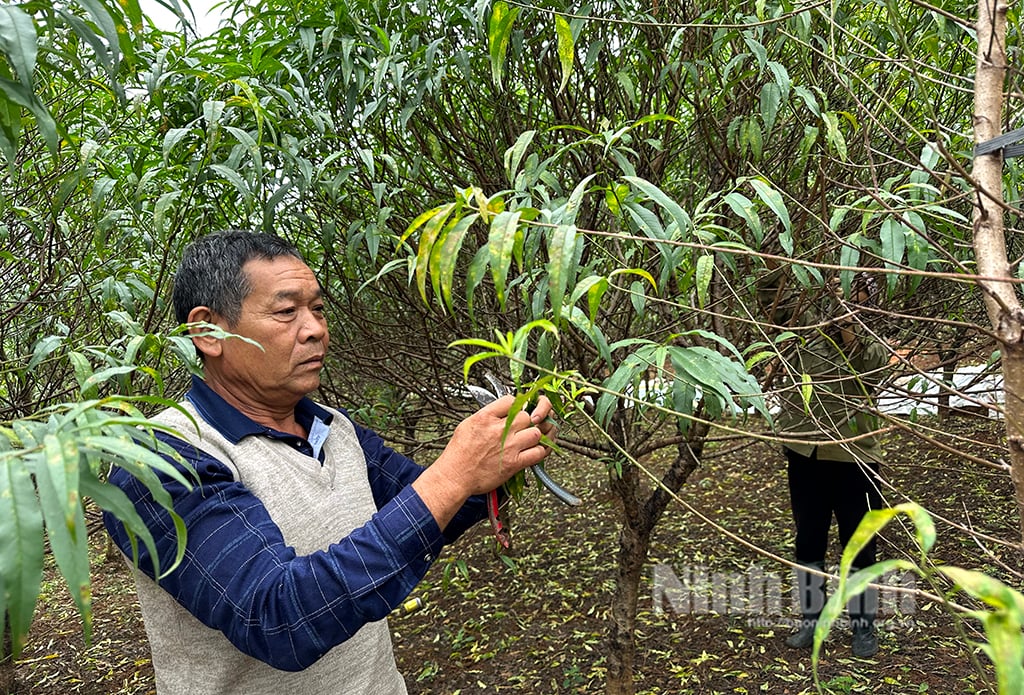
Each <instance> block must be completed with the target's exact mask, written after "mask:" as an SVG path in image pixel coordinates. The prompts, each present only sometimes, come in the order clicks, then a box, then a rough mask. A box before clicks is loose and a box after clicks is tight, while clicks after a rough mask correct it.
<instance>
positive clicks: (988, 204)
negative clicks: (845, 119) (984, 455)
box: [973, 0, 1024, 540]
mask: <svg viewBox="0 0 1024 695" xmlns="http://www.w3.org/2000/svg"><path fill="white" fill-rule="evenodd" d="M1007 9H1008V8H1007V4H1006V2H1005V0H995V2H990V0H982V1H981V2H979V3H978V58H977V74H976V76H975V80H974V142H975V144H979V143H983V142H987V141H989V140H991V139H993V138H995V137H996V136H998V135H999V134H1000V133H1001V132H1002V114H1003V84H1004V82H1005V76H1006V69H1007V62H1006V52H1005V46H1006V12H1007ZM973 176H974V181H975V185H976V186H977V190H976V195H975V206H974V219H973V222H974V255H975V258H976V259H977V262H978V274H979V276H980V280H979V282H978V284H979V287H980V288H981V291H982V293H983V297H984V300H985V309H986V311H987V312H988V317H989V321H990V322H991V324H992V328H993V329H994V331H995V334H996V337H997V339H998V340H999V343H1000V348H1001V350H1002V367H1003V380H1004V392H1005V397H1006V406H1005V408H1006V435H1007V448H1008V449H1009V458H1010V466H1011V471H1010V475H1011V477H1012V479H1013V485H1014V490H1015V493H1016V497H1017V507H1018V510H1019V513H1020V531H1021V539H1022V540H1024V401H1022V400H1021V398H1022V397H1024V311H1022V309H1021V305H1020V300H1019V298H1018V295H1017V291H1016V285H1015V284H1014V282H1013V275H1012V273H1011V269H1010V266H1009V263H1008V262H1007V255H1006V238H1005V232H1004V227H1003V154H1002V151H1001V150H997V151H996V152H992V153H990V154H983V155H978V156H976V157H975V158H974V171H973Z"/></svg>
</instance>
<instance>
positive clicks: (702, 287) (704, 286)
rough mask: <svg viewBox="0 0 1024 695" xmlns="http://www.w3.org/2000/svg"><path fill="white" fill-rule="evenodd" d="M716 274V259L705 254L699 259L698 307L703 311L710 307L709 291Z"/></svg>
mask: <svg viewBox="0 0 1024 695" xmlns="http://www.w3.org/2000/svg"><path fill="white" fill-rule="evenodd" d="M714 274H715V257H714V256H712V255H711V254H704V255H702V256H700V257H699V258H697V273H696V275H697V278H696V279H697V305H698V306H699V307H700V308H701V309H703V308H705V307H706V306H707V305H708V289H709V288H710V287H711V278H712V277H713V276H714Z"/></svg>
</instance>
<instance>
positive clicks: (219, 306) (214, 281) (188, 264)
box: [173, 229, 304, 326]
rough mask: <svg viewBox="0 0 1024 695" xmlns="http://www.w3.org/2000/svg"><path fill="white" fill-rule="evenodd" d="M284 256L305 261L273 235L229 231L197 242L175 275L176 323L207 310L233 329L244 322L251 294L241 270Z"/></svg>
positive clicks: (202, 238)
mask: <svg viewBox="0 0 1024 695" xmlns="http://www.w3.org/2000/svg"><path fill="white" fill-rule="evenodd" d="M281 256H293V257H294V258H298V259H299V260H300V261H303V258H302V255H301V254H300V253H299V251H298V249H296V248H295V246H294V245H293V244H291V242H288V241H286V240H284V239H282V238H281V237H279V236H276V235H274V234H263V233H253V232H246V231H243V230H239V229H228V230H225V231H222V232H214V233H213V234H208V235H206V236H204V237H200V238H199V239H196V240H195V241H193V242H192V243H191V244H189V245H188V246H187V247H186V248H185V252H184V253H183V254H182V257H181V263H180V264H179V265H178V272H177V273H175V275H174V293H173V300H174V317H175V319H177V321H178V323H179V324H180V323H186V322H187V321H188V315H189V314H190V313H191V312H192V310H193V309H195V308H196V307H197V306H206V307H209V308H210V309H211V310H212V311H213V312H215V313H217V314H219V315H221V316H223V317H224V318H226V319H227V321H228V325H229V326H234V325H235V324H237V323H238V321H239V320H240V319H241V318H242V301H243V300H244V299H245V298H246V297H247V296H248V295H249V293H250V292H251V291H252V286H251V285H250V283H249V278H248V276H247V275H246V273H245V272H244V271H243V270H242V267H243V266H244V265H245V264H246V263H248V262H249V261H251V260H254V259H263V260H273V259H274V258H278V257H281ZM303 262H304V261H303Z"/></svg>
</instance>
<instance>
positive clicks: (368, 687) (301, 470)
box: [135, 402, 406, 695]
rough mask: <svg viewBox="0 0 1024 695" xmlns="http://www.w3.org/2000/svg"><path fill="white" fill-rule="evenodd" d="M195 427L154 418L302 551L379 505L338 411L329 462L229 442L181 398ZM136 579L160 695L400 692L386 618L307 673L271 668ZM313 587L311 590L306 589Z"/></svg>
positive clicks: (171, 414) (255, 442)
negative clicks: (229, 476) (251, 497)
mask: <svg viewBox="0 0 1024 695" xmlns="http://www.w3.org/2000/svg"><path fill="white" fill-rule="evenodd" d="M183 405H184V406H185V408H186V409H187V410H188V411H189V412H191V413H192V414H193V416H194V417H195V419H196V422H198V423H199V426H200V430H201V431H200V434H198V435H197V434H196V431H195V427H194V426H193V425H192V423H191V422H189V421H188V420H187V419H186V418H185V417H184V416H183V415H182V414H181V413H179V412H177V411H175V410H168V411H165V412H164V413H161V414H160V415H159V416H158V417H157V418H156V420H158V421H159V422H163V423H166V424H168V425H171V426H172V427H174V428H175V429H176V430H177V431H178V432H179V433H180V434H181V435H182V438H184V439H186V440H187V441H189V442H191V443H192V444H193V445H195V446H196V447H198V448H199V449H202V450H203V451H206V452H207V453H209V454H211V455H213V456H215V457H216V458H217V459H219V460H220V461H221V462H223V463H224V464H225V465H226V466H227V467H228V468H230V469H231V471H232V472H233V473H234V476H235V479H236V480H238V481H240V482H242V483H244V484H245V486H246V487H247V488H249V489H250V490H251V491H252V492H253V494H255V495H256V496H257V497H258V498H259V499H260V500H261V501H262V502H263V504H264V506H265V507H266V508H267V511H268V512H269V513H270V517H271V518H272V519H273V520H274V522H275V523H276V524H277V525H278V526H279V527H280V529H281V532H282V533H283V534H284V540H285V542H286V543H287V544H288V545H290V546H292V547H293V548H295V552H296V553H297V554H298V555H306V554H309V553H312V552H314V551H317V550H326V549H327V547H328V546H329V545H331V544H332V543H334V542H335V541H338V540H340V539H341V538H343V537H345V536H347V535H348V534H349V533H350V532H352V531H353V530H354V529H356V528H358V527H360V526H362V525H363V524H364V523H366V521H368V520H369V519H370V517H371V516H372V515H373V514H374V513H375V512H376V506H375V505H374V502H373V494H372V492H371V490H370V485H369V482H368V480H367V477H366V461H365V458H364V456H363V451H362V448H361V447H360V446H359V441H358V439H357V437H356V433H355V429H354V428H353V427H352V423H351V422H349V421H348V419H347V418H345V417H344V416H343V415H341V414H339V413H337V412H335V418H334V421H333V423H332V424H331V433H330V436H329V437H328V438H327V441H326V442H325V444H324V450H325V462H324V465H323V466H321V465H320V463H319V461H317V460H315V459H313V458H311V457H309V456H306V455H304V454H302V453H300V452H298V451H295V450H294V449H292V448H291V447H290V446H288V445H287V444H285V443H283V442H279V441H274V440H271V439H268V438H266V437H246V438H245V439H243V440H242V441H241V442H239V443H238V445H234V444H231V442H229V441H228V440H227V439H225V438H224V437H223V436H221V434H220V433H219V432H217V431H216V429H215V428H213V427H211V426H210V425H209V424H208V423H206V422H204V421H203V419H202V417H201V416H199V415H198V414H197V413H196V412H195V409H194V408H193V407H192V406H191V404H189V403H187V402H186V403H184V404H183ZM135 583H136V587H137V589H138V594H139V603H140V604H141V607H142V616H143V619H144V621H145V624H146V633H147V635H148V637H149V643H150V648H151V650H152V656H153V667H154V669H155V671H156V683H157V693H158V694H159V695H232V694H237V695H263V694H265V695H318V694H323V695H328V694H330V695H342V694H345V695H348V694H350V693H351V694H357V693H358V694H365V695H404V694H405V693H406V687H405V681H404V680H403V679H402V676H401V674H399V672H398V669H397V667H396V665H395V659H394V653H393V651H392V646H391V634H390V631H389V629H388V624H387V621H386V620H381V621H379V622H376V623H370V624H368V625H365V626H364V627H363V628H362V629H361V630H359V632H357V633H356V634H355V635H354V636H353V637H351V638H350V639H348V640H347V641H345V642H343V643H342V644H340V645H338V646H337V647H335V648H334V649H332V650H331V651H329V652H328V653H327V654H325V655H324V656H323V657H322V658H321V659H320V660H319V661H317V662H316V663H314V664H313V665H312V666H310V667H309V668H307V669H306V670H304V671H300V672H296V673H291V672H286V671H279V670H277V669H274V668H272V667H270V666H268V665H266V664H264V663H263V662H261V661H258V660H256V659H254V658H252V657H250V656H247V655H246V654H243V653H242V652H240V651H239V650H238V649H236V648H235V647H234V645H232V644H231V643H230V642H229V641H228V640H227V638H226V637H225V636H224V635H223V633H221V632H220V631H218V630H214V629H211V628H208V627H206V626H205V625H203V624H202V623H201V622H200V621H199V620H198V619H196V618H195V617H194V616H193V615H191V614H190V613H189V612H188V611H186V610H185V609H184V608H183V607H182V606H181V605H179V604H178V603H177V602H176V601H175V600H174V599H173V598H171V596H170V595H169V594H168V593H166V592H165V591H164V590H163V589H161V588H160V587H159V586H158V585H157V584H156V583H155V582H154V581H153V580H152V579H150V578H149V577H147V576H146V575H144V574H142V573H141V572H139V571H136V572H135ZM310 590H311V591H315V590H316V589H315V588H313V587H311V588H310Z"/></svg>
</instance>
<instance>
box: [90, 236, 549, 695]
mask: <svg viewBox="0 0 1024 695" xmlns="http://www.w3.org/2000/svg"><path fill="white" fill-rule="evenodd" d="M174 309H175V313H176V318H177V320H178V321H179V322H180V323H197V322H207V323H209V324H214V325H216V326H218V327H220V328H221V329H223V330H224V331H227V332H230V333H232V334H234V335H236V336H241V337H242V338H245V339H247V340H243V339H241V338H238V337H229V338H223V337H219V336H217V335H214V334H212V333H211V332H210V331H203V330H202V329H201V328H195V329H193V333H192V342H193V344H194V345H195V348H196V350H197V351H198V355H199V356H200V358H201V360H202V363H203V368H204V369H203V371H204V375H203V377H202V378H193V381H192V386H191V390H189V392H188V393H187V394H186V396H185V398H184V400H182V401H181V403H180V406H181V408H182V410H183V411H184V412H180V411H178V410H176V409H169V410H167V411H165V412H163V413H161V414H160V415H158V416H157V417H156V418H155V420H156V421H157V422H159V423H162V424H163V425H167V426H170V427H172V428H173V429H174V430H175V431H176V432H178V433H180V438H179V437H172V436H170V435H167V434H165V433H162V432H161V433H158V435H157V436H158V437H160V438H161V439H162V440H163V441H165V442H167V443H169V444H170V445H171V446H172V447H173V448H174V449H175V450H176V451H177V452H178V453H179V454H180V455H181V458H182V459H183V460H184V464H182V463H181V462H174V465H175V466H177V467H178V468H179V469H180V470H181V471H182V472H183V473H184V474H185V477H186V478H187V479H191V480H194V481H195V482H194V484H193V486H192V487H191V489H189V488H187V487H186V486H183V485H181V484H180V483H178V482H176V481H174V480H173V479H171V478H170V477H168V476H163V478H164V479H163V480H162V482H163V486H164V488H165V489H166V490H167V491H168V492H169V493H170V496H171V499H172V500H173V506H174V510H175V512H177V514H179V515H180V516H181V518H182V519H183V521H184V524H185V528H186V529H187V547H186V549H185V554H184V559H183V560H182V562H181V564H180V565H179V566H178V567H177V568H176V569H174V570H173V571H172V572H170V573H168V574H166V575H165V576H162V577H160V578H159V579H157V578H155V577H154V572H153V566H154V563H153V558H152V557H150V555H149V553H148V551H147V549H146V548H145V547H143V546H142V544H138V545H139V547H138V548H137V550H138V566H137V569H136V570H135V575H136V576H135V579H136V586H137V588H138V594H139V602H140V604H141V607H142V614H143V619H144V621H145V626H146V631H147V634H148V636H149V641H150V646H151V650H152V657H153V667H154V670H155V672H156V683H157V692H158V693H159V694H160V695H176V694H179V693H180V694H181V695H186V694H187V695H201V694H211V695H212V694H217V695H226V694H228V693H239V694H241V693H245V694H246V695H256V694H259V693H266V694H267V695H281V693H294V694H295V695H298V694H300V693H301V695H314V694H317V693H331V694H332V695H337V694H338V693H347V694H353V693H366V694H371V693H372V694H373V695H384V694H400V693H405V692H406V686H405V682H404V680H403V678H402V676H401V675H400V674H399V672H398V669H397V667H396V664H395V659H394V655H393V652H392V646H391V636H390V631H389V629H388V624H387V620H386V616H387V615H388V614H389V613H390V612H391V610H392V609H394V608H395V607H397V606H399V605H400V604H401V603H402V601H403V600H404V599H405V598H406V597H407V596H408V594H409V593H410V591H411V590H412V589H413V588H414V587H415V586H416V584H417V583H418V582H419V581H420V580H421V579H422V577H423V576H424V574H425V573H426V571H427V569H428V568H429V567H430V565H431V563H433V562H434V560H435V559H436V558H437V557H438V554H439V553H440V552H441V549H442V548H443V547H444V546H445V545H446V544H448V543H451V542H452V541H454V540H455V539H456V538H458V537H459V536H460V535H461V534H462V533H463V532H464V531H465V530H466V529H467V528H469V527H470V526H471V525H473V524H475V523H476V522H477V521H480V520H481V519H483V518H485V517H486V506H485V501H484V497H483V495H484V494H485V493H487V492H489V491H490V490H493V489H495V488H497V487H498V486H500V485H501V484H502V483H503V482H504V481H505V480H507V479H508V478H509V477H511V476H512V475H514V474H515V473H516V472H518V471H520V470H523V469H524V468H526V467H528V466H531V465H533V464H536V463H539V462H540V461H542V460H543V459H544V458H545V457H546V456H547V455H548V453H549V452H550V449H549V448H548V446H547V445H546V444H547V443H549V442H550V441H551V440H552V438H553V437H554V435H555V432H554V427H553V425H552V424H551V421H550V420H548V415H549V414H550V412H551V404H550V403H549V402H548V401H547V400H546V399H543V398H542V399H540V402H539V403H538V404H537V406H536V408H535V409H534V410H533V412H532V413H527V412H515V413H511V412H510V408H511V406H512V403H513V400H514V399H513V398H512V397H511V396H508V397H505V398H502V399H499V400H497V401H495V402H494V403H492V404H490V405H488V406H487V407H485V408H482V409H481V410H479V411H477V412H476V413H474V414H473V415H471V416H469V417H468V418H466V419H465V420H463V421H462V422H461V423H460V424H459V425H458V426H457V427H456V428H455V431H454V434H453V435H452V437H451V439H450V441H449V442H448V444H447V446H446V448H445V449H444V450H443V452H442V453H441V454H440V456H439V457H438V458H437V459H436V460H435V461H434V462H433V463H432V464H431V465H430V466H429V467H426V468H421V467H420V466H418V465H417V464H415V463H413V462H412V461H411V460H409V459H408V458H406V457H404V456H402V455H401V454H399V453H397V452H395V451H393V450H391V449H389V448H388V447H387V446H385V445H384V442H383V441H382V439H381V438H380V437H379V436H378V435H377V434H375V433H374V432H372V431H370V430H368V429H365V428H363V427H360V426H359V425H358V424H356V423H355V422H353V421H352V420H351V419H349V417H348V416H347V415H346V413H345V412H343V411H340V410H335V409H332V408H330V407H327V406H325V405H321V404H318V403H316V402H314V401H313V400H311V399H310V398H309V394H311V393H312V392H313V391H315V390H316V389H317V388H318V386H319V384H320V370H321V369H322V368H323V365H324V359H325V357H326V355H327V349H328V343H329V331H328V326H327V319H326V316H325V311H324V300H323V296H322V292H321V288H320V285H319V283H318V281H317V279H316V277H315V276H314V274H313V272H312V271H311V270H310V268H309V267H308V266H307V265H306V263H305V262H304V261H303V259H302V258H301V256H300V255H299V253H298V252H297V251H296V249H295V247H294V246H292V245H291V244H289V243H288V242H286V241H284V240H283V239H281V238H279V237H277V236H274V235H268V234H253V233H248V232H241V231H228V232H219V233H215V234H210V235H208V236H205V237H202V238H200V239H198V240H197V241H195V242H194V243H193V244H191V245H190V246H189V247H188V248H187V249H186V250H185V253H184V255H183V258H182V260H181V263H180V266H179V268H178V271H177V274H176V276H175V280H174ZM254 343H257V344H258V345H257V344H254ZM507 418H511V419H512V424H511V427H510V429H509V430H508V431H506V420H507ZM542 437H544V438H543V440H542ZM109 480H110V482H112V483H114V484H115V485H117V486H118V487H119V488H120V489H122V490H123V491H124V492H125V493H126V494H127V496H128V498H129V500H130V501H131V503H132V504H133V505H134V508H135V511H136V512H137V513H138V515H139V516H140V518H141V519H142V521H143V522H144V523H145V525H146V527H147V528H148V529H149V530H150V532H151V533H152V535H153V538H154V540H155V544H156V548H157V554H158V559H159V565H160V567H161V568H167V567H170V566H171V564H172V562H173V560H174V557H175V551H176V548H177V535H176V533H175V527H174V524H173V522H172V520H171V517H170V515H169V514H168V513H167V512H166V510H165V509H164V508H163V507H162V506H161V505H159V504H157V503H156V502H155V501H154V500H153V498H152V497H151V496H150V494H149V491H148V490H147V488H146V487H145V485H143V484H141V483H140V482H139V480H138V479H137V478H135V477H134V476H133V475H131V474H129V473H128V472H126V471H124V470H121V469H119V468H115V469H114V470H113V471H112V472H111V474H110V477H109ZM105 523H106V526H107V529H108V531H109V533H110V535H111V536H112V538H113V539H114V541H115V542H116V543H117V544H118V546H119V547H120V549H121V550H122V552H123V553H124V554H125V555H126V556H127V557H128V558H133V557H134V552H135V550H136V544H135V539H134V538H133V537H132V536H131V534H129V533H128V532H127V531H126V529H125V527H124V526H123V525H122V524H121V522H120V521H118V520H117V519H116V518H115V517H113V516H112V515H107V516H106V517H105Z"/></svg>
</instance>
